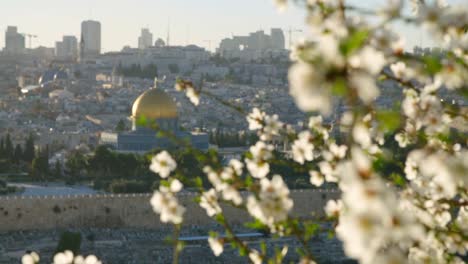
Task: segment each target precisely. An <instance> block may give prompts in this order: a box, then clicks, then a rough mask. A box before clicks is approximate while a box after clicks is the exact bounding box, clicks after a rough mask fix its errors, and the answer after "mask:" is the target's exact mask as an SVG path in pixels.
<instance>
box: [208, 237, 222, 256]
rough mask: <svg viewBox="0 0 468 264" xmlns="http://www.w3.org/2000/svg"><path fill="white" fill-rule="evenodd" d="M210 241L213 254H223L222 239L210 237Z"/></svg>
mask: <svg viewBox="0 0 468 264" xmlns="http://www.w3.org/2000/svg"><path fill="white" fill-rule="evenodd" d="M208 243H209V244H210V248H211V250H212V251H213V254H214V255H215V256H219V255H221V253H223V250H224V247H223V243H221V241H220V240H219V239H218V238H216V237H209V238H208Z"/></svg>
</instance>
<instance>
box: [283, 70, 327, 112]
mask: <svg viewBox="0 0 468 264" xmlns="http://www.w3.org/2000/svg"><path fill="white" fill-rule="evenodd" d="M289 83H290V90H289V92H290V94H291V96H292V97H293V98H294V100H295V101H296V104H297V106H298V107H299V109H301V110H302V111H305V112H310V111H320V112H322V113H323V114H325V115H327V114H329V113H330V111H331V108H332V102H331V91H330V88H329V87H328V85H327V84H326V82H325V81H324V80H323V73H322V72H320V70H319V69H315V68H312V66H310V65H309V64H307V63H304V62H298V63H296V64H294V65H293V66H292V67H291V68H290V69H289Z"/></svg>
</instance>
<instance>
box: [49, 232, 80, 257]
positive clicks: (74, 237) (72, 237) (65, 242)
mask: <svg viewBox="0 0 468 264" xmlns="http://www.w3.org/2000/svg"><path fill="white" fill-rule="evenodd" d="M80 248H81V234H80V233H78V232H76V233H75V232H70V231H66V232H64V233H62V235H61V236H60V240H59V243H58V245H57V249H56V250H55V253H58V252H64V251H66V250H70V251H71V252H73V254H74V255H77V254H78V253H79V252H80Z"/></svg>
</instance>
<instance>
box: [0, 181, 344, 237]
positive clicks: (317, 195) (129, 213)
mask: <svg viewBox="0 0 468 264" xmlns="http://www.w3.org/2000/svg"><path fill="white" fill-rule="evenodd" d="M178 197H179V201H180V202H181V203H182V204H184V206H185V207H186V208H187V211H186V213H185V223H186V224H189V225H203V224H210V223H214V221H213V220H212V219H210V218H208V217H207V216H206V213H205V211H204V210H203V209H202V208H200V207H199V206H198V205H197V204H196V203H195V202H194V201H193V200H194V198H195V197H196V194H195V193H188V192H187V193H180V194H178ZM291 197H292V198H293V200H294V210H293V215H295V216H300V217H310V215H311V213H314V214H316V215H319V216H320V215H323V207H324V206H325V204H326V201H327V200H329V199H337V198H338V197H339V192H338V191H337V190H330V189H329V190H294V191H292V192H291ZM150 199H151V194H125V195H114V194H112V195H77V196H44V197H25V196H17V197H16V196H11V197H1V198H0V232H6V231H18V230H47V229H55V228H71V227H74V228H81V227H105V228H117V227H119V228H158V227H161V226H162V223H161V222H160V221H159V216H158V215H156V214H155V213H154V212H153V210H152V208H151V205H150V203H149V201H150ZM223 210H224V212H225V214H226V216H227V219H229V220H230V221H231V222H232V223H233V224H240V223H243V222H245V221H247V220H249V217H248V215H247V214H246V213H245V212H243V211H241V210H239V209H236V208H233V207H230V206H225V207H224V208H223Z"/></svg>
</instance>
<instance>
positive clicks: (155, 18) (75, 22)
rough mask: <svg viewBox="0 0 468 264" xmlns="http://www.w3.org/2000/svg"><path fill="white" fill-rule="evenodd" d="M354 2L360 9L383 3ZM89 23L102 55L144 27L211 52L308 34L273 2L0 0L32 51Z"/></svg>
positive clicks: (424, 39) (424, 40) (299, 15)
mask: <svg viewBox="0 0 468 264" xmlns="http://www.w3.org/2000/svg"><path fill="white" fill-rule="evenodd" d="M351 2H355V3H356V4H359V5H362V6H377V5H381V3H382V1H381V0H377V1H369V0H366V1H351ZM448 2H450V3H463V0H452V1H448ZM87 19H93V20H98V21H100V22H101V24H102V46H103V51H104V52H106V51H115V50H120V49H121V48H122V47H123V46H125V45H130V46H132V47H136V46H137V39H138V36H139V33H140V29H141V28H142V27H148V28H149V29H150V30H151V31H152V33H153V34H154V36H155V38H158V37H161V38H163V39H164V40H165V39H166V37H167V33H168V25H170V39H171V43H170V44H173V45H186V44H196V45H199V46H202V47H205V48H209V47H210V43H211V50H212V51H214V49H215V47H216V46H217V45H218V43H219V41H220V40H221V39H223V38H225V37H230V36H231V35H247V34H248V33H249V32H253V31H257V30H260V29H263V30H265V31H269V29H270V28H272V27H277V28H283V29H287V28H290V27H293V28H299V29H304V23H303V21H304V12H303V11H302V10H301V9H300V8H297V7H293V8H289V9H288V10H287V11H286V12H284V13H281V14H279V13H278V12H277V11H276V10H275V8H274V6H273V1H270V0H236V1H234V0H197V1H194V0H185V1H184V0H133V1H130V0H99V1H93V0H81V1H63V0H43V1H37V0H2V4H1V8H0V31H1V32H4V31H5V30H6V27H7V26H8V25H15V26H18V29H19V32H21V33H28V34H34V35H38V38H37V39H35V40H34V41H33V43H32V46H33V47H37V46H40V45H42V46H48V47H53V46H54V43H55V41H58V40H60V39H61V38H62V36H63V35H75V36H77V37H79V35H80V23H81V21H83V20H87ZM402 28H403V27H402ZM403 31H404V32H403V35H405V36H406V42H407V43H406V47H407V48H412V47H413V46H414V45H421V44H422V45H428V46H430V45H431V42H430V40H429V37H428V36H426V35H424V34H422V33H421V32H420V31H418V30H416V29H414V28H408V27H405V28H404V30H403ZM298 37H300V36H298V34H295V36H293V38H298ZM4 41H5V40H4V34H0V47H3V46H4Z"/></svg>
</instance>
